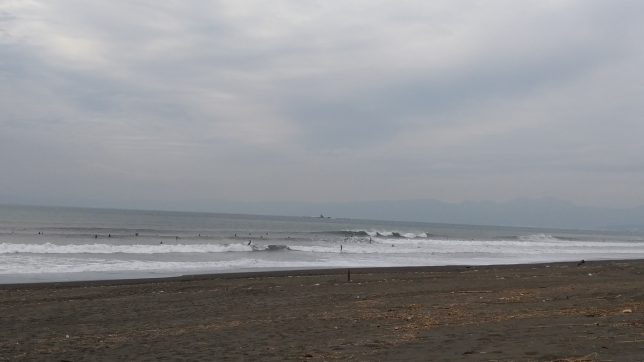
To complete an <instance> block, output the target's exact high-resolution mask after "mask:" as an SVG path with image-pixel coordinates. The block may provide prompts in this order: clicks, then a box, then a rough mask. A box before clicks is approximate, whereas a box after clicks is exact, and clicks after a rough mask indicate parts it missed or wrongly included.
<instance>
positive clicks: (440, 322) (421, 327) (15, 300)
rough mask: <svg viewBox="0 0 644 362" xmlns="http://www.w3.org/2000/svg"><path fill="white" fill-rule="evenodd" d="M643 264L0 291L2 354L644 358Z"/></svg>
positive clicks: (293, 275)
mask: <svg viewBox="0 0 644 362" xmlns="http://www.w3.org/2000/svg"><path fill="white" fill-rule="evenodd" d="M643 273H644V262H643V261H619V262H587V263H585V264H583V265H580V266H577V264H576V263H563V264H550V265H518V266H490V267H464V266H463V267H433V268H432V267H430V268H404V269H377V270H366V269H362V270H352V281H351V282H347V280H346V279H347V276H346V270H342V271H309V272H273V273H263V274H259V273H258V274H245V275H219V276H217V275H214V276H196V277H184V278H171V279H161V280H147V281H145V280H137V281H113V282H80V283H58V284H32V285H4V286H0V327H1V328H0V360H3V361H4V360H7V361H14V360H45V361H63V360H65V361H81V360H92V361H95V360H98V361H101V360H104V361H112V360H195V361H196V360H216V361H222V360H249V361H254V360H280V361H281V360H310V361H320V360H342V361H345V360H360V361H391V360H409V361H513V360H518V361H555V360H563V361H574V360H577V361H644V280H643V279H642V276H643Z"/></svg>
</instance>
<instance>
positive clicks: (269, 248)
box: [265, 245, 291, 251]
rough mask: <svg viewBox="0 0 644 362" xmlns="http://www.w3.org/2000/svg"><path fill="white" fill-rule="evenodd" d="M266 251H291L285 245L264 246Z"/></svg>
mask: <svg viewBox="0 0 644 362" xmlns="http://www.w3.org/2000/svg"><path fill="white" fill-rule="evenodd" d="M265 250H266V251H283V250H291V249H290V248H289V247H288V246H287V245H268V246H266V249H265Z"/></svg>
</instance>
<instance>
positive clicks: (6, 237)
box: [0, 206, 644, 283]
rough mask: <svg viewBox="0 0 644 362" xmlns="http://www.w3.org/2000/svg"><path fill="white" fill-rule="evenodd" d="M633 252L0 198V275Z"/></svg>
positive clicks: (618, 241)
mask: <svg viewBox="0 0 644 362" xmlns="http://www.w3.org/2000/svg"><path fill="white" fill-rule="evenodd" d="M641 258H644V235H641V234H631V233H618V232H608V231H606V232H601V231H574V230H572V231H571V230H548V229H532V228H508V227H492V226H468V225H445V224H431V223H414V222H390V221H373V220H352V219H335V218H327V217H324V218H322V217H319V216H302V217H279V216H258V215H230V214H212V213H190V212H169V211H134V210H111V209H83V208H59V207H27V206H0V283H16V282H40V281H67V280H95V279H124V278H146V277H164V276H178V275H185V274H200V273H227V272H244V271H260V270H285V269H314V268H346V267H386V266H429V265H487V264H517V263H538V262H556V261H575V260H581V259H585V260H606V259H641Z"/></svg>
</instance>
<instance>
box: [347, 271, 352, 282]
mask: <svg viewBox="0 0 644 362" xmlns="http://www.w3.org/2000/svg"><path fill="white" fill-rule="evenodd" d="M347 281H348V282H350V281H351V269H347Z"/></svg>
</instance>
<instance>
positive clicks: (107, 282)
mask: <svg viewBox="0 0 644 362" xmlns="http://www.w3.org/2000/svg"><path fill="white" fill-rule="evenodd" d="M578 262H579V261H555V262H549V263H547V262H538V263H517V264H489V265H487V264H486V265H478V264H474V265H468V264H463V265H428V266H392V267H357V268H314V269H276V270H261V271H241V272H240V271H233V272H223V273H199V274H183V275H177V276H167V277H152V278H145V277H143V278H117V279H88V280H69V281H42V282H41V281H37V282H18V283H0V290H1V289H12V288H27V287H30V286H34V287H41V288H48V287H52V286H56V287H93V286H118V285H132V284H147V283H152V284H154V283H165V282H182V281H193V280H210V279H213V280H216V279H244V278H279V277H289V276H323V275H346V274H347V270H351V273H352V274H365V273H370V274H382V273H400V272H448V271H456V270H461V269H463V268H465V269H471V268H475V269H490V268H493V269H504V268H513V267H528V266H539V267H545V266H551V265H554V266H557V265H570V266H574V265H576V264H577V263H578ZM615 262H642V263H644V259H605V260H584V264H586V265H598V264H605V263H615Z"/></svg>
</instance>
